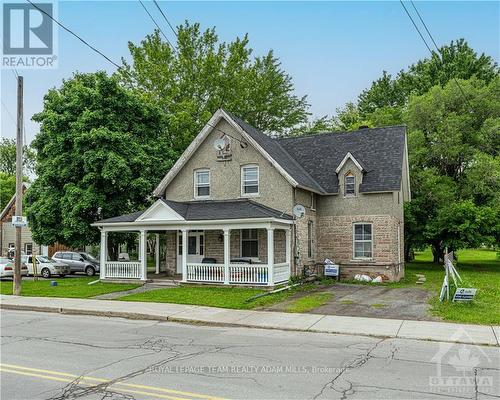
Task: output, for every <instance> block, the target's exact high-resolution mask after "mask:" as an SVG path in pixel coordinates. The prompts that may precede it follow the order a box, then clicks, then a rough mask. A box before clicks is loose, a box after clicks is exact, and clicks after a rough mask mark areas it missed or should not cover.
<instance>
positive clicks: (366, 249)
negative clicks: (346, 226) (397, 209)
mask: <svg viewBox="0 0 500 400" xmlns="http://www.w3.org/2000/svg"><path fill="white" fill-rule="evenodd" d="M353 253H354V258H358V259H367V258H372V257H373V224H371V223H366V222H362V223H356V224H354V225H353Z"/></svg>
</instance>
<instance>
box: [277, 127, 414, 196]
mask: <svg viewBox="0 0 500 400" xmlns="http://www.w3.org/2000/svg"><path fill="white" fill-rule="evenodd" d="M405 134H406V127H405V126H390V127H385V128H372V129H361V130H359V131H355V132H341V133H322V134H317V135H309V136H300V137H293V138H283V139H278V141H279V143H280V145H281V146H282V147H283V148H284V149H285V150H286V151H287V152H288V153H289V154H290V155H291V156H292V157H293V158H294V159H295V160H297V161H298V162H299V163H300V165H301V166H302V167H303V168H304V169H305V170H306V171H307V173H308V174H309V175H310V176H311V177H312V178H313V179H314V180H315V181H316V182H317V183H318V184H319V185H320V186H321V187H322V188H323V190H324V191H325V192H326V193H338V188H339V182H338V179H337V174H336V173H335V169H336V168H337V167H338V165H339V164H340V162H341V161H342V159H343V158H344V157H345V155H346V154H347V153H348V152H350V153H351V154H352V155H353V156H354V157H355V158H356V160H357V161H359V162H360V163H361V165H362V166H363V168H364V169H365V170H366V172H365V174H364V176H363V183H362V184H361V185H360V187H359V191H360V192H363V193H368V192H380V191H393V190H399V189H400V186H401V177H402V167H403V155H404V151H405Z"/></svg>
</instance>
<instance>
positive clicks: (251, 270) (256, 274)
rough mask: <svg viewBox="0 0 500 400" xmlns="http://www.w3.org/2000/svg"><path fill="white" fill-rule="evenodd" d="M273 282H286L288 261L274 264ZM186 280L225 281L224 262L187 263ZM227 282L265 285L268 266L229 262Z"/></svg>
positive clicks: (288, 270) (288, 274) (288, 268)
mask: <svg viewBox="0 0 500 400" xmlns="http://www.w3.org/2000/svg"><path fill="white" fill-rule="evenodd" d="M273 276H274V283H280V282H286V281H287V280H288V278H289V277H290V266H289V264H288V263H281V264H275V265H274V274H273ZM186 280H187V281H191V282H214V283H223V282H224V281H225V268H224V264H201V263H188V265H187V277H186ZM228 281H229V283H230V284H232V283H235V284H252V285H267V284H268V283H269V266H268V265H267V264H229V279H228Z"/></svg>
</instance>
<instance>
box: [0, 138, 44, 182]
mask: <svg viewBox="0 0 500 400" xmlns="http://www.w3.org/2000/svg"><path fill="white" fill-rule="evenodd" d="M35 158H36V154H35V152H34V150H33V149H32V148H31V147H29V146H24V147H23V168H24V174H25V175H30V174H32V173H33V172H34V167H35ZM0 172H3V173H5V174H10V175H15V174H16V141H15V140H14V139H7V138H2V140H0Z"/></svg>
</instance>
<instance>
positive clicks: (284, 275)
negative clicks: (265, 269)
mask: <svg viewBox="0 0 500 400" xmlns="http://www.w3.org/2000/svg"><path fill="white" fill-rule="evenodd" d="M273 276H274V283H280V282H286V281H288V279H290V264H288V263H286V262H285V263H280V264H274V270H273Z"/></svg>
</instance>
